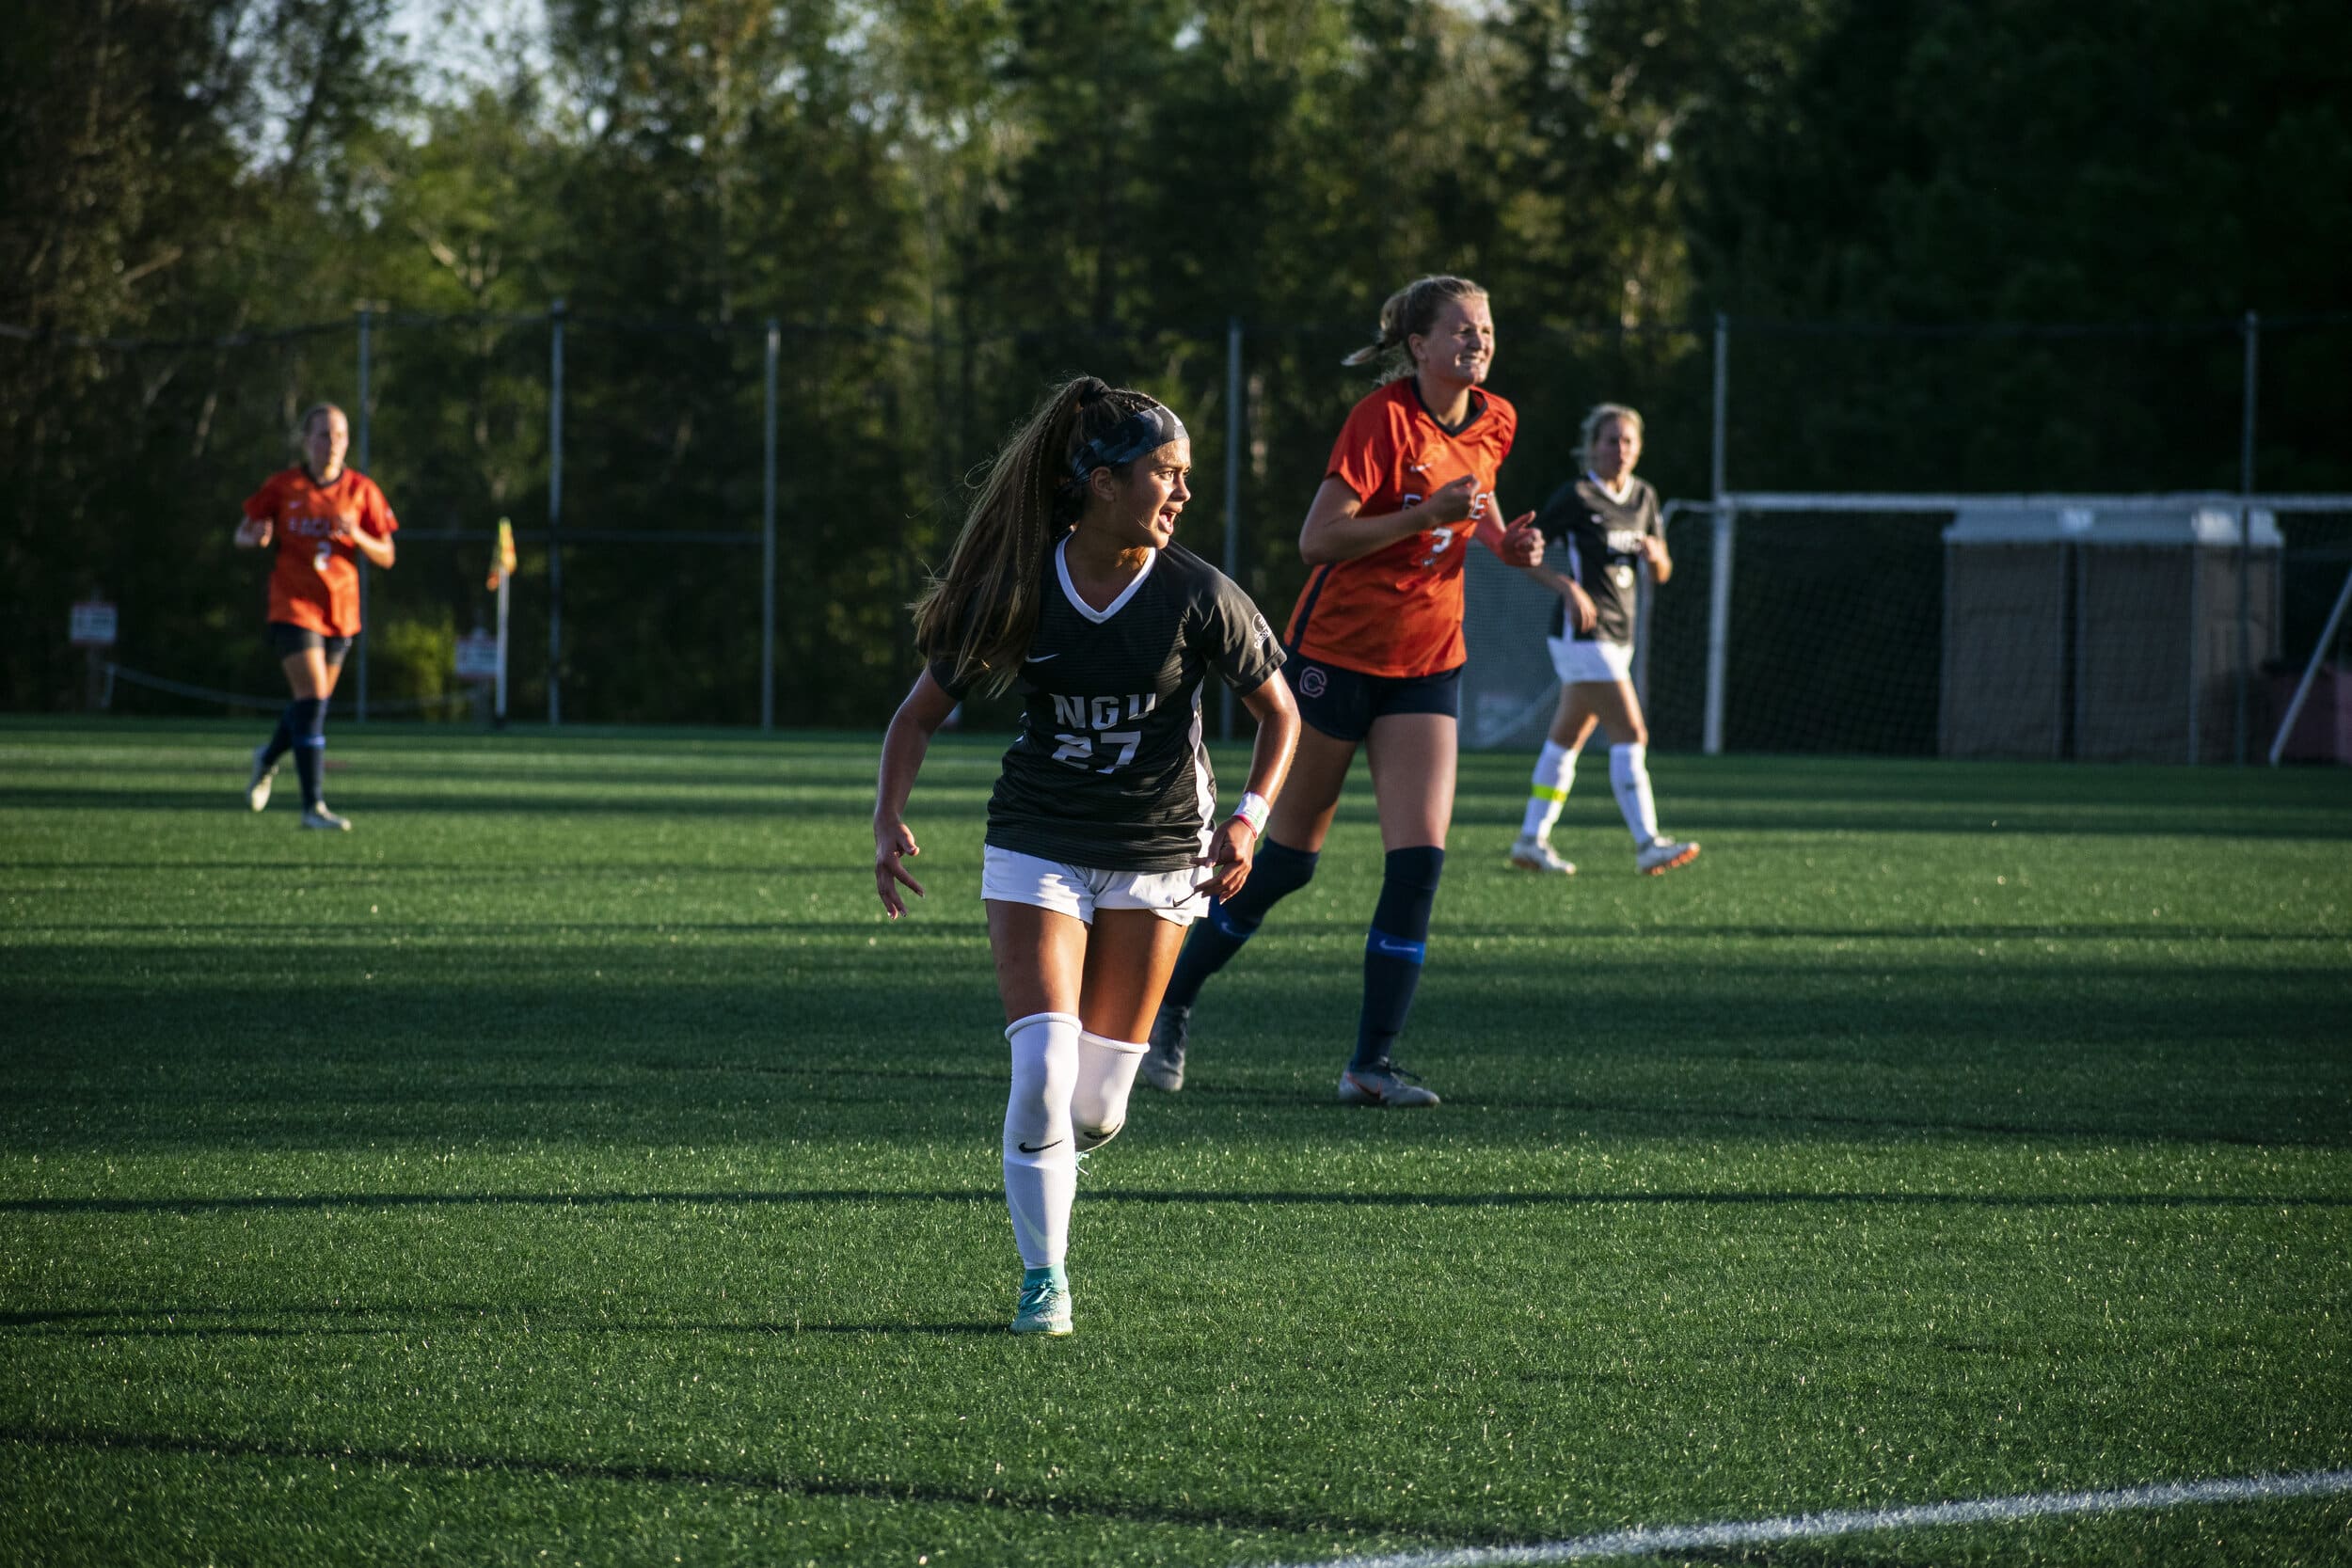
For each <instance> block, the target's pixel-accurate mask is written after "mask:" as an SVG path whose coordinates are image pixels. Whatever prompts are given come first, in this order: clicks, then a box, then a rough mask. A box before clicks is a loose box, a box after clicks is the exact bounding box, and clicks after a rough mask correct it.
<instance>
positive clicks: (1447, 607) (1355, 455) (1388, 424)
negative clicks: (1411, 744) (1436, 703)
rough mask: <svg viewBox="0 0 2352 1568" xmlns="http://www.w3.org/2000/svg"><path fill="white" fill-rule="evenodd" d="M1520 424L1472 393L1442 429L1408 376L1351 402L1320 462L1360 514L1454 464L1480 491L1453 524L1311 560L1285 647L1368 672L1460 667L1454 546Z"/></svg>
mask: <svg viewBox="0 0 2352 1568" xmlns="http://www.w3.org/2000/svg"><path fill="white" fill-rule="evenodd" d="M1518 426H1519V416H1518V410H1517V409H1515V408H1513V407H1512V406H1511V405H1510V404H1508V403H1505V402H1504V401H1503V400H1502V399H1501V398H1499V397H1496V396H1495V395H1494V394H1493V393H1491V392H1472V393H1471V394H1470V422H1469V423H1468V424H1466V425H1464V426H1463V427H1462V428H1461V429H1459V430H1456V431H1452V432H1449V431H1447V430H1446V428H1445V427H1444V426H1443V425H1441V424H1439V423H1438V421H1437V420H1436V419H1435V418H1433V417H1432V416H1431V414H1430V412H1429V410H1428V409H1427V408H1426V407H1425V406H1423V405H1422V401H1421V392H1420V390H1419V388H1417V387H1416V386H1415V384H1414V381H1413V378H1412V377H1410V376H1406V377H1405V378H1404V379H1402V380H1398V381H1391V382H1390V383H1389V384H1388V385H1387V386H1385V387H1383V388H1380V389H1379V390H1378V391H1376V392H1375V393H1373V394H1372V395H1371V396H1370V397H1368V398H1366V399H1364V400H1363V401H1362V402H1361V403H1359V404H1357V405H1356V406H1355V408H1354V409H1353V410H1351V411H1350V412H1349V414H1348V416H1347V423H1346V424H1344V425H1343V426H1341V427H1340V438H1339V439H1338V440H1337V441H1335V442H1333V443H1332V446H1331V462H1330V466H1329V467H1328V468H1327V470H1326V472H1327V476H1328V477H1331V478H1334V479H1337V480H1339V481H1341V482H1342V483H1344V484H1345V485H1346V486H1347V487H1348V488H1349V489H1350V490H1353V491H1355V492H1356V495H1357V497H1358V499H1359V500H1360V501H1361V502H1362V503H1363V504H1362V505H1361V506H1360V507H1359V509H1358V510H1359V513H1360V515H1364V516H1367V517H1377V516H1381V515H1386V514H1389V513H1393V512H1398V511H1402V510H1403V509H1404V508H1406V507H1407V506H1410V505H1411V504H1413V503H1414V502H1415V501H1418V500H1420V499H1422V497H1424V496H1426V495H1428V494H1430V493H1431V492H1432V491H1434V490H1436V489H1437V488H1438V486H1440V485H1443V484H1447V483H1452V482H1453V481H1454V480H1456V479H1459V478H1461V477H1462V476H1463V475H1464V474H1468V475H1470V477H1471V478H1472V479H1473V480H1475V481H1476V483H1477V487H1478V499H1477V501H1476V503H1475V505H1474V506H1473V508H1472V510H1471V512H1470V516H1469V517H1467V518H1465V519H1463V520H1462V521H1461V522H1458V523H1454V524H1452V525H1450V526H1447V527H1443V528H1427V529H1423V530H1422V531H1420V532H1419V533H1414V534H1408V535H1406V537H1405V538H1403V539H1399V540H1397V541H1396V542H1395V543H1393V544H1391V545H1384V546H1381V547H1380V548H1379V549H1376V550H1375V551H1373V552H1372V553H1371V554H1370V555H1362V556H1358V557H1357V558H1356V559H1355V560H1353V561H1342V562H1334V563H1332V564H1328V565H1323V566H1318V567H1316V568H1315V569H1314V571H1313V572H1312V573H1311V575H1310V576H1309V577H1308V578H1307V586H1306V587H1305V588H1304V589H1302V590H1300V591H1299V594H1298V604H1297V607H1296V608H1295V609H1294V610H1292V611H1291V620H1290V626H1289V627H1288V629H1287V630H1285V631H1284V633H1283V634H1282V641H1284V642H1285V643H1287V644H1288V645H1289V646H1290V649H1291V651H1292V652H1293V653H1295V654H1296V655H1298V656H1299V657H1303V658H1311V659H1316V660H1319V661H1321V662H1323V663H1327V664H1336V665H1338V666H1339V667H1340V668H1342V669H1343V670H1354V671H1358V672H1359V673H1363V674H1367V675H1433V674H1437V673H1441V672H1443V671H1447V670H1451V669H1454V667H1455V666H1457V665H1459V664H1460V663H1461V662H1462V661H1463V659H1464V658H1465V657H1467V656H1466V655H1465V653H1464V650H1463V645H1462V563H1463V562H1464V560H1465V559H1466V557H1465V554H1464V551H1465V549H1466V547H1467V546H1469V544H1470V536H1471V532H1472V531H1473V530H1474V529H1476V528H1477V527H1478V526H1479V525H1480V524H1481V523H1482V522H1485V521H1486V520H1487V519H1488V518H1490V517H1492V515H1493V513H1494V509H1495V498H1494V488H1495V475H1496V473H1497V472H1498V471H1499V470H1500V469H1501V468H1502V460H1503V458H1505V457H1506V456H1508V455H1509V454H1510V451H1511V437H1512V436H1514V435H1515V434H1517V433H1518ZM1494 520H1495V521H1497V522H1500V521H1501V519H1500V518H1495V519H1494Z"/></svg>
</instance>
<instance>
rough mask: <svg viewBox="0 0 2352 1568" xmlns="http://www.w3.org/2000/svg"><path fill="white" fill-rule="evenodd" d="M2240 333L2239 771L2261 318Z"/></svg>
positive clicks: (2250, 646) (2249, 639)
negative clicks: (2242, 367)
mask: <svg viewBox="0 0 2352 1568" xmlns="http://www.w3.org/2000/svg"><path fill="white" fill-rule="evenodd" d="M2243 330H2244V332H2245V335H2246V383H2245V391H2244V392H2243V394H2242V398H2241V401H2242V402H2243V404H2244V407H2245V413H2244V417H2243V420H2242V421H2241V424H2240V428H2239V433H2238V446H2237V487H2238V507H2237V744H2236V749H2235V750H2234V751H2233V752H2232V753H2231V755H2232V757H2233V759H2234V760H2235V761H2236V763H2237V765H2238V766H2239V767H2240V768H2243V767H2245V766H2246V747H2247V731H2248V728H2249V724H2250V723H2251V721H2252V715H2251V712H2250V702H2249V697H2250V693H2251V691H2252V689H2253V681H2254V625H2253V612H2252V605H2251V602H2250V597H2251V588H2250V584H2249V579H2250V578H2252V576H2253V563H2254V372H2255V366H2256V360H2257V357H2258V356H2259V355H2260V353H2261V346H2262V319H2261V318H2260V317H2258V316H2256V315H2255V314H2254V312H2253V311H2251V310H2249V311H2247V312H2246V325H2245V327H2244V329H2243ZM2283 553H2284V552H2283V551H2282V552H2281V554H2282V555H2283Z"/></svg>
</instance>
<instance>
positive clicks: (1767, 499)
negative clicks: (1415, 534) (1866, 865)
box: [1463, 492, 2352, 762]
mask: <svg viewBox="0 0 2352 1568" xmlns="http://www.w3.org/2000/svg"><path fill="white" fill-rule="evenodd" d="M1667 512H1668V518H1667V540H1668V544H1669V547H1670V549H1671V551H1672V554H1673V557H1674V562H1675V570H1674V574H1673V577H1672V579H1671V580H1670V581H1669V582H1667V583H1665V584H1664V585H1662V586H1661V585H1654V584H1652V583H1650V582H1649V581H1648V579H1647V576H1646V574H1645V578H1644V580H1643V583H1642V591H1641V594H1640V597H1639V612H1638V615H1637V622H1636V625H1637V632H1636V642H1635V685H1636V687H1637V689H1639V690H1640V692H1641V694H1642V698H1643V704H1644V707H1645V713H1646V715H1647V718H1648V721H1649V726H1650V731H1651V737H1652V743H1653V744H1654V745H1656V746H1658V747H1661V748H1663V749H1682V750H1705V751H1708V752H1720V751H1733V752H1866V753H1867V752H1876V753H1884V754H1898V755H1915V756H1951V757H2014V758H2035V759H2051V760H2060V759H2066V760H2071V759H2080V760H2115V761H2125V760H2136V761H2161V762H2227V761H2231V760H2233V759H2237V758H2240V757H2243V758H2246V759H2248V760H2259V759H2260V758H2261V757H2262V756H2263V755H2264V754H2265V752H2266V750H2267V748H2268V745H2269V742H2270V738H2271V731H2272V730H2273V729H2275V728H2276V727H2277V723H2278V721H2279V718H2280V713H2281V712H2282V710H2283V708H2284V706H2285V701H2286V694H2287V693H2291V691H2292V689H2293V688H2294V686H2295V684H2296V677H2297V676H2298V675H2299V674H2300V673H2302V671H2303V669H2304V668H2305V667H2306V666H2307V665H2309V664H2310V663H2312V661H2313V660H2314V657H2316V655H2317V654H2319V653H2323V652H2324V650H2318V649H2316V647H2315V644H2316V643H2317V641H2319V638H2320V633H2321V629H2322V626H2323V625H2324V623H2325V621H2326V619H2327V613H2328V608H2329V605H2330V602H2331V597H2332V595H2334V594H2335V593H2336V591H2337V589H2338V587H2339V586H2340V584H2341V582H2342V580H2343V578H2344V574H2345V570H2346V566H2347V564H2348V563H2352V496H2344V495H2319V496H2304V495H2269V496H2254V497H2239V496H2235V495H2230V494H2225V493H2206V492H2194V493H2168V494H2155V493H2150V494H2139V495H2106V496H2093V495H2003V496H1993V495H1984V496H1968V495H1926V494H1868V495H1863V494H1813V495H1790V494H1743V495H1734V496H1729V497H1726V498H1724V506H1723V508H1722V510H1721V511H1720V512H1718V511H1716V510H1715V509H1714V508H1712V507H1710V506H1709V505H1708V503H1706V502H1692V501H1677V502H1673V503H1671V504H1670V505H1669V506H1668V508H1667ZM1468 594H1469V636H1470V666H1469V668H1468V670H1466V671H1465V673H1464V690H1463V698H1464V705H1463V742H1464V744H1465V745H1467V746H1470V747H1471V748H1473V749H1488V750H1491V749H1497V748H1504V749H1531V750H1532V749H1533V748H1534V747H1536V746H1538V745H1540V744H1541V743H1542V739H1543V736H1544V732H1545V729H1546V727H1547V725H1548V724H1549V720H1550V716H1551V712H1552V705H1553V701H1554V698H1555V695H1556V692H1557V686H1556V683H1555V680H1554V677H1553V674H1552V671H1551V664H1550V660H1549V656H1548V654H1547V652H1546V649H1545V646H1544V639H1545V635H1546V633H1547V632H1548V631H1549V625H1550V617H1551V610H1552V604H1553V602H1554V601H1553V597H1552V595H1551V594H1549V592H1547V591H1545V590H1544V589H1542V588H1540V587H1539V586H1537V585H1536V584H1535V583H1534V582H1533V581H1532V580H1531V579H1529V578H1525V577H1523V576H1521V575H1520V574H1518V573H1517V572H1514V571H1512V570H1511V569H1509V568H1508V567H1505V566H1503V565H1502V563H1501V562H1498V561H1496V560H1494V559H1493V557H1492V556H1491V555H1489V554H1487V552H1486V551H1483V550H1474V551H1472V552H1471V555H1470V579H1469V583H1468Z"/></svg>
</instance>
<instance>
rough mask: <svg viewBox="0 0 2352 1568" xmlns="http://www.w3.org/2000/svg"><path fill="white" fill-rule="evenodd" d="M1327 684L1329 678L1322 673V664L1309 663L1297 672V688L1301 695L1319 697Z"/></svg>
mask: <svg viewBox="0 0 2352 1568" xmlns="http://www.w3.org/2000/svg"><path fill="white" fill-rule="evenodd" d="M1329 684H1330V682H1329V679H1328V677H1327V676H1326V675H1325V674H1324V673H1323V666H1322V665H1320V664H1310V665H1308V666H1307V668H1305V669H1304V670H1301V671H1300V672H1298V690H1299V694H1300V695H1301V696H1306V697H1320V696H1322V695H1323V689H1324V688H1325V687H1326V686H1327V685H1329Z"/></svg>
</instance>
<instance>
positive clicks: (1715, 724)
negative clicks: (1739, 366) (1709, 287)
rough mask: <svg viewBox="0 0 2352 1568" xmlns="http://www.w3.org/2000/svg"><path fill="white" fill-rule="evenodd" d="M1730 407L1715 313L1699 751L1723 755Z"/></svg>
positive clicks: (1723, 328) (1727, 355)
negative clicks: (1710, 548) (1711, 499)
mask: <svg viewBox="0 0 2352 1568" xmlns="http://www.w3.org/2000/svg"><path fill="white" fill-rule="evenodd" d="M1730 408H1731V318H1730V317H1729V316H1727V315H1725V314H1724V312H1722V311H1721V310H1718V311H1716V312H1715V442H1714V457H1713V472H1714V494H1715V503H1714V509H1713V513H1712V516H1713V519H1714V544H1715V548H1714V554H1713V557H1712V559H1711V560H1710V561H1709V562H1708V582H1707V718H1706V723H1705V728H1704V730H1703V732H1702V736H1701V741H1700V745H1701V749H1702V750H1704V751H1705V752H1706V753H1707V754H1708V756H1710V757H1711V756H1720V755H1721V754H1722V753H1723V749H1724V675H1725V669H1726V665H1727V663H1728V659H1727V657H1726V654H1727V651H1728V648H1729V645H1730V642H1731V543H1732V515H1731V508H1730V507H1729V505H1727V504H1726V503H1725V501H1724V495H1725V489H1724V441H1725V437H1726V435H1727V428H1726V426H1727V420H1728V417H1729V413H1730Z"/></svg>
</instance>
